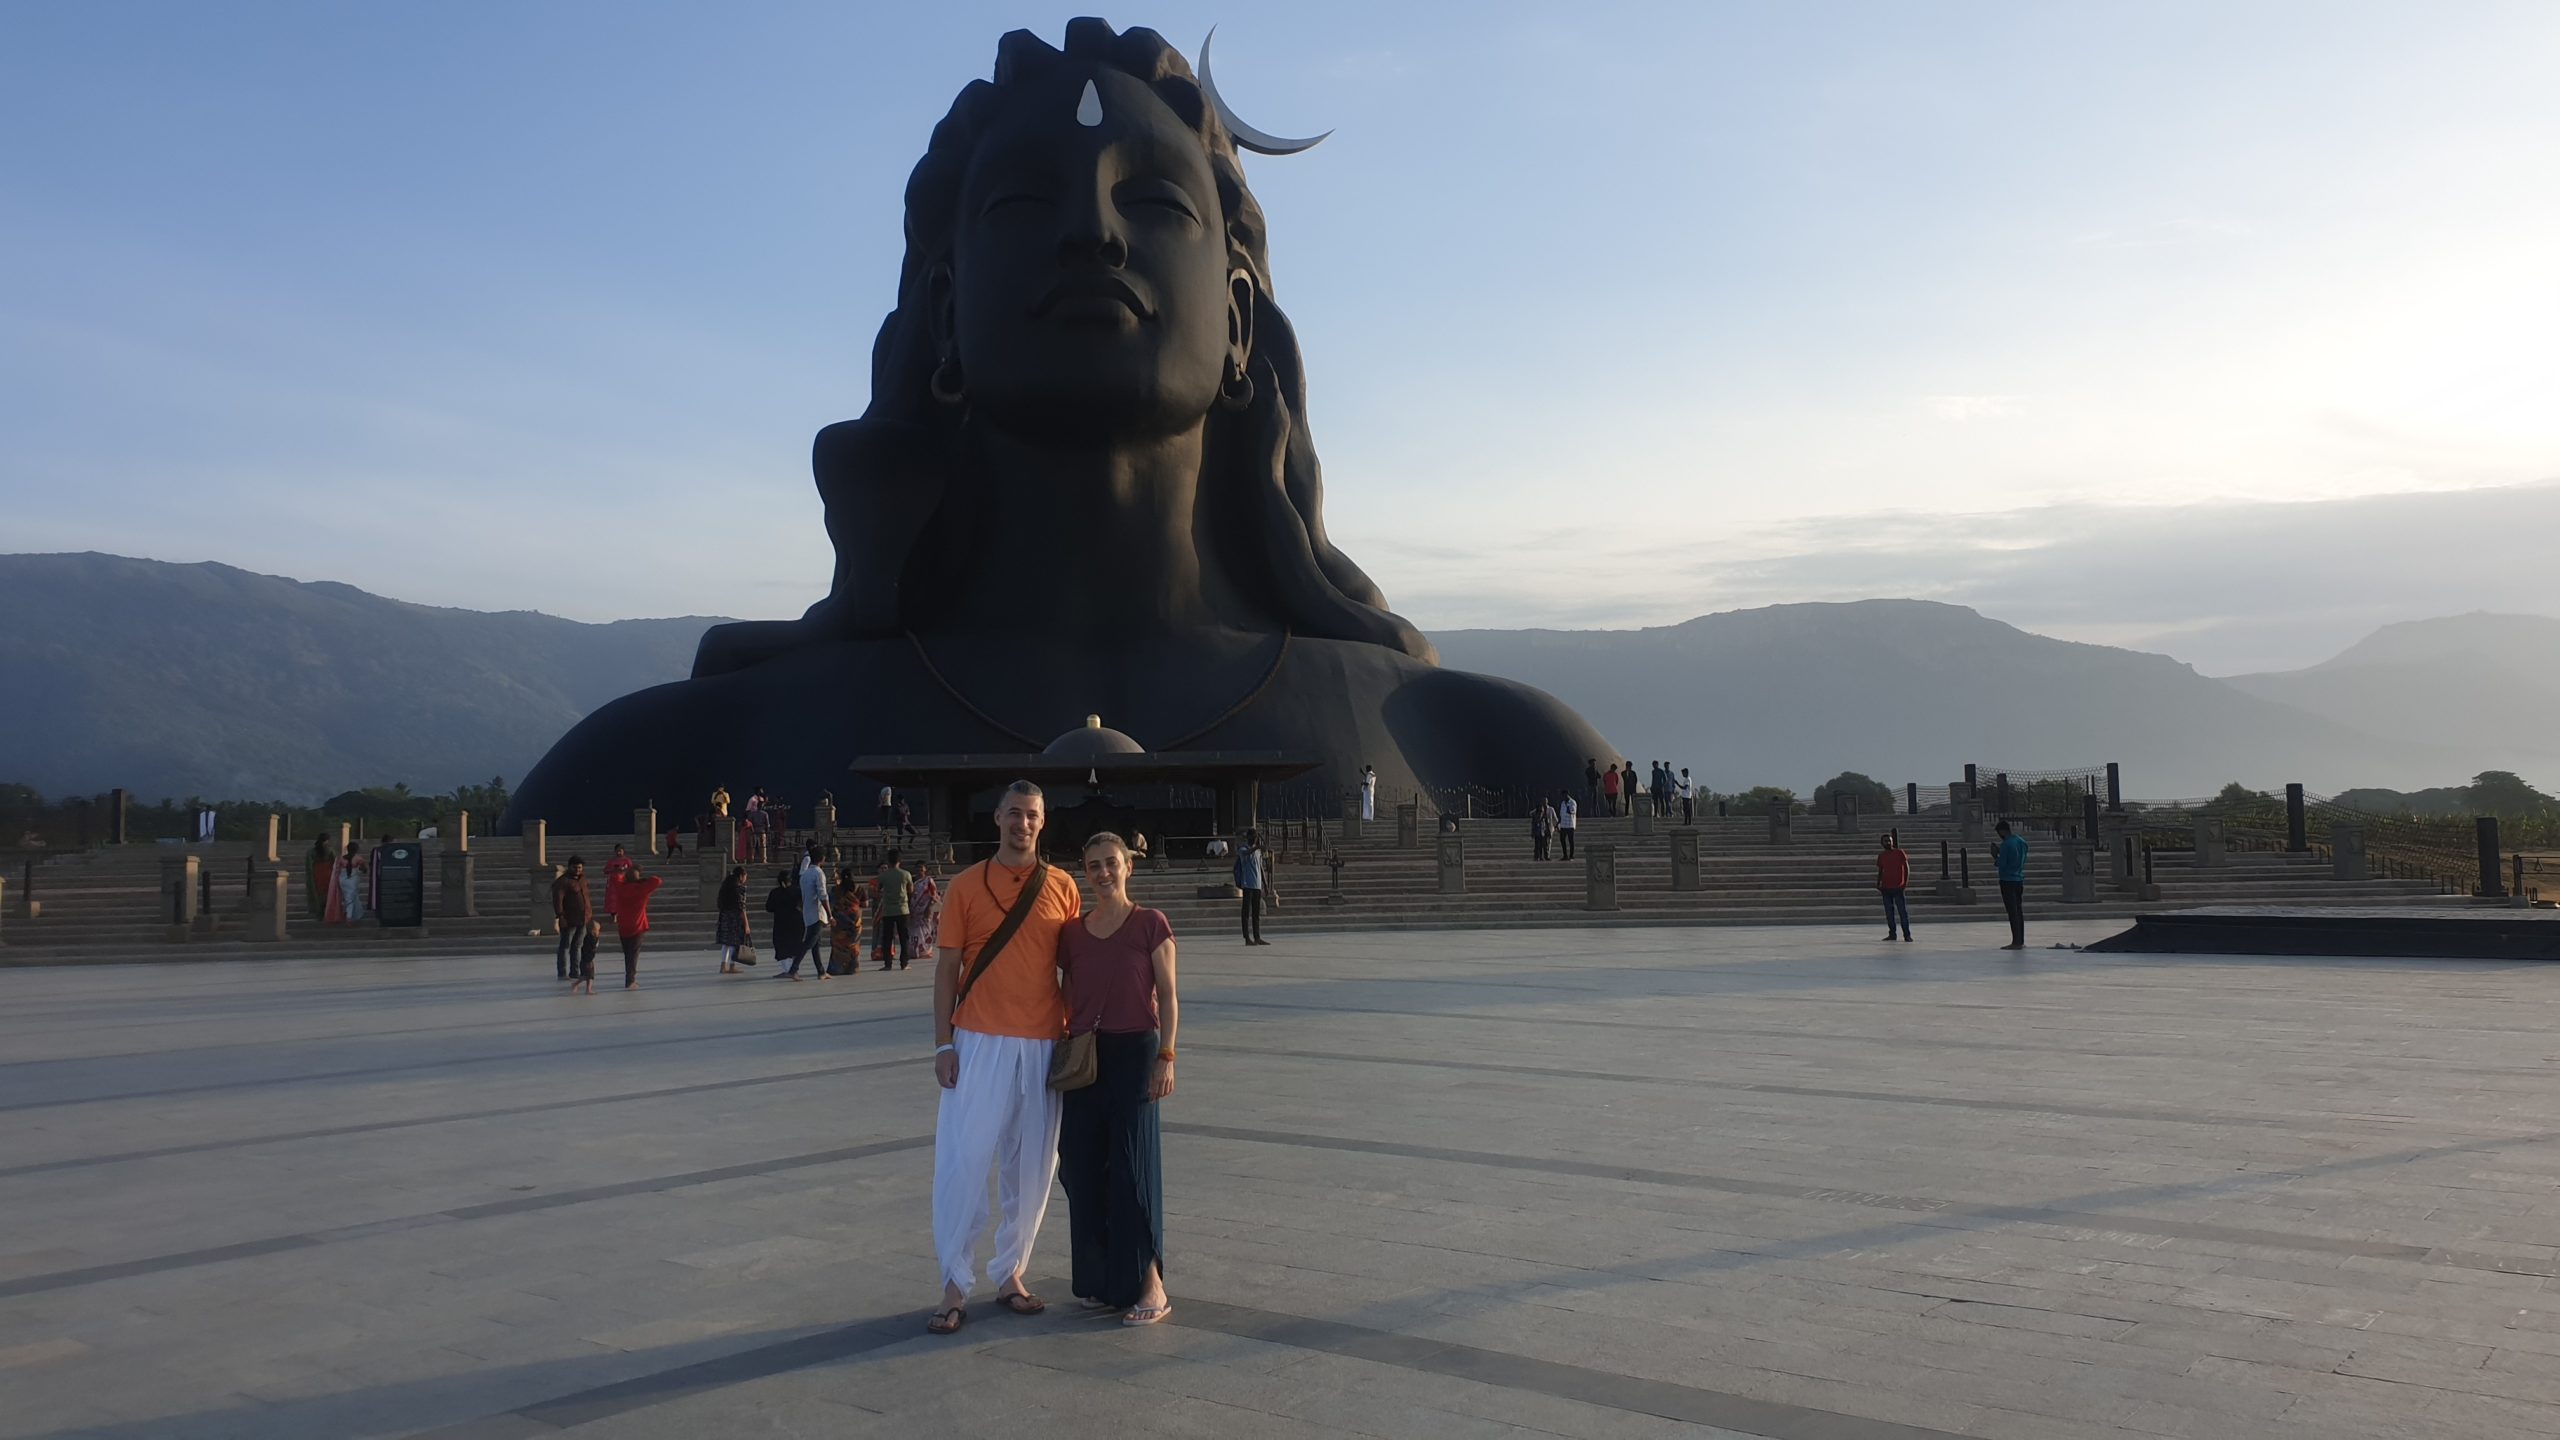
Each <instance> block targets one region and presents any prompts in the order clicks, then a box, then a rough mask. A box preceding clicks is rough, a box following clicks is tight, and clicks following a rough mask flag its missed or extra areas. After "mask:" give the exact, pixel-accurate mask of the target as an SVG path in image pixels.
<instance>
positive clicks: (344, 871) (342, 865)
mask: <svg viewBox="0 0 2560 1440" xmlns="http://www.w3.org/2000/svg"><path fill="white" fill-rule="evenodd" d="M371 878H372V877H371V876H369V875H367V874H366V873H365V867H364V857H363V856H361V855H358V854H356V853H355V851H354V849H353V848H352V847H351V848H350V849H349V850H348V852H347V856H346V858H345V859H344V860H341V861H339V862H338V909H339V911H340V914H339V916H338V919H339V923H341V924H346V925H353V924H355V923H356V922H358V921H360V920H362V919H364V917H365V914H366V910H365V882H366V881H367V880H369V879H371Z"/></svg>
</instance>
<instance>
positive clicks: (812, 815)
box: [809, 795, 836, 845]
mask: <svg viewBox="0 0 2560 1440" xmlns="http://www.w3.org/2000/svg"><path fill="white" fill-rule="evenodd" d="M809 829H810V832H811V833H812V834H814V835H816V836H817V837H818V843H819V844H821V845H833V844H835V843H836V802H835V801H834V800H832V799H829V798H828V797H826V796H823V795H822V796H820V797H818V803H817V805H816V806H815V807H813V808H812V809H811V810H810V811H809Z"/></svg>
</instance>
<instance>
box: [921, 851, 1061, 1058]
mask: <svg viewBox="0 0 2560 1440" xmlns="http://www.w3.org/2000/svg"><path fill="white" fill-rule="evenodd" d="M1030 880H1031V868H1030V867H1029V866H1027V865H1026V866H1024V867H1023V868H1022V869H1019V870H1015V869H1011V868H1009V867H1007V866H1003V865H999V864H997V863H996V862H995V861H993V860H981V861H979V862H978V863H977V864H975V865H972V866H970V867H969V868H968V869H966V870H963V871H961V872H960V873H959V874H957V875H955V876H953V877H952V878H951V884H950V885H949V886H948V887H947V888H945V889H944V890H943V892H942V935H941V945H942V948H943V949H945V950H958V951H959V952H960V974H961V976H962V978H963V979H965V978H967V976H968V974H969V967H970V966H971V965H972V964H974V963H976V961H977V958H978V952H979V951H980V950H982V949H984V948H986V944H987V942H988V941H989V940H992V939H994V938H995V933H996V930H997V929H998V928H999V927H1000V926H1002V925H1003V924H1004V917H1005V916H1006V915H1007V914H1008V913H1009V912H1011V911H1012V909H1013V902H1014V901H1015V900H1017V899H1019V898H1021V896H1022V887H1023V886H1024V885H1026V884H1029V883H1030ZM1082 914H1084V895H1083V893H1082V892H1080V891H1078V890H1077V889H1076V882H1075V877H1074V876H1072V875H1069V874H1068V873H1067V872H1066V871H1064V870H1061V869H1059V868H1058V867H1057V866H1055V865H1052V866H1050V867H1049V884H1048V887H1047V890H1046V892H1045V893H1043V894H1042V895H1041V897H1040V899H1039V900H1038V902H1036V903H1035V904H1034V905H1033V906H1032V908H1031V913H1030V915H1028V916H1027V917H1025V918H1024V920H1023V922H1022V928H1021V929H1020V930H1017V931H1015V932H1014V935H1013V938H1012V939H1011V940H1009V941H1007V942H1005V947H1004V953H1003V954H1001V955H998V956H997V957H996V959H995V963H994V964H992V965H990V966H988V967H987V973H986V974H984V975H981V976H979V977H978V983H977V984H976V986H974V987H972V988H971V989H970V991H969V995H968V998H967V999H965V1000H962V1001H961V1002H960V1008H959V1009H958V1010H957V1011H955V1012H954V1013H953V1014H952V1017H951V1023H952V1024H953V1025H955V1026H957V1027H959V1028H960V1029H963V1030H974V1031H976V1032H978V1033H979V1034H981V1035H1011V1036H1016V1037H1018V1038H1020V1039H1024V1040H1055V1039H1057V1038H1058V1037H1059V1036H1061V1035H1063V1034H1065V1033H1066V1031H1067V1001H1066V997H1065V996H1064V995H1063V994H1061V993H1060V991H1059V989H1058V931H1059V930H1061V929H1063V928H1064V927H1065V926H1066V924H1067V922H1069V921H1071V920H1074V919H1076V918H1077V917H1078V916H1080V915H1082Z"/></svg>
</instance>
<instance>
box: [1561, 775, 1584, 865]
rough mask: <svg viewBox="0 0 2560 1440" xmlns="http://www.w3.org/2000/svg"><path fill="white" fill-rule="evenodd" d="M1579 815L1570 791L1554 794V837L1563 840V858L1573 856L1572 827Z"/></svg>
mask: <svg viewBox="0 0 2560 1440" xmlns="http://www.w3.org/2000/svg"><path fill="white" fill-rule="evenodd" d="M1580 815H1581V811H1580V810H1579V809H1578V808H1577V807H1576V806H1575V805H1574V803H1573V792H1572V791H1570V790H1567V791H1564V792H1563V793H1561V794H1559V795H1557V796H1556V838H1558V839H1560V840H1562V841H1563V842H1564V854H1563V856H1562V857H1561V858H1563V859H1566V860H1570V859H1572V858H1573V827H1574V824H1575V822H1576V821H1577V820H1578V819H1579V818H1580Z"/></svg>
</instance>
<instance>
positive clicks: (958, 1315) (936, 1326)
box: [924, 1305, 969, 1335]
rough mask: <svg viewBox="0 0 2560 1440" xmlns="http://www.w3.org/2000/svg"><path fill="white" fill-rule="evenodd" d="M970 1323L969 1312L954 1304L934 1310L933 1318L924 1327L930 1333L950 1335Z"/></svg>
mask: <svg viewBox="0 0 2560 1440" xmlns="http://www.w3.org/2000/svg"><path fill="white" fill-rule="evenodd" d="M968 1323H969V1312H968V1311H966V1310H964V1309H962V1308H960V1307H959V1306H957V1305H954V1306H951V1307H950V1308H948V1309H944V1310H936V1311H934V1312H933V1318H932V1319H930V1320H927V1321H925V1322H924V1328H925V1333H926V1334H928V1335H948V1334H950V1333H952V1332H953V1331H955V1330H957V1329H959V1328H960V1327H961V1326H963V1325H966V1324H968Z"/></svg>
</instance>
